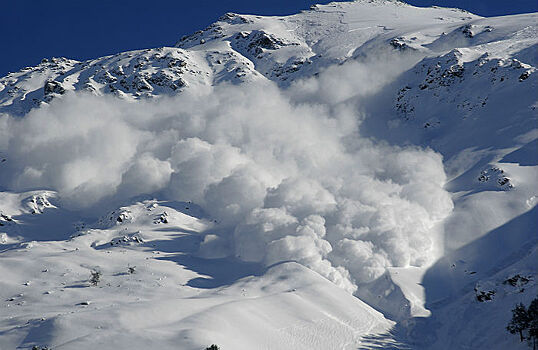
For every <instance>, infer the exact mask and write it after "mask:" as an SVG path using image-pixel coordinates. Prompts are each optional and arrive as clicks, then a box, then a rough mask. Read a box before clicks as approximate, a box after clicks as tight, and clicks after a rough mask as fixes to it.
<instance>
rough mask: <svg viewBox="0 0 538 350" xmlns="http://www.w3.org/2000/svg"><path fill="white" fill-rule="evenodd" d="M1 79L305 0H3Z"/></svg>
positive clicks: (419, 0) (485, 3)
mask: <svg viewBox="0 0 538 350" xmlns="http://www.w3.org/2000/svg"><path fill="white" fill-rule="evenodd" d="M0 2H1V3H2V4H0V40H1V44H0V45H1V46H0V76H4V75H5V74H6V73H7V72H9V71H17V70H19V69H21V68H23V67H25V66H29V65H36V64H37V63H39V61H40V60H41V58H44V57H53V56H56V57H58V56H64V57H69V58H74V59H87V58H93V57H99V56H103V55H108V54H113V53H116V52H121V51H126V50H134V49H140V48H148V47H158V46H167V45H173V44H174V43H175V42H176V41H177V40H178V39H179V38H180V37H181V36H183V35H185V34H191V33H192V32H194V31H196V30H199V29H203V28H205V27H206V26H207V25H208V24H210V23H212V22H214V21H215V20H216V19H217V18H218V17H219V16H220V15H222V14H224V13H226V12H238V13H249V14H261V15H285V14H292V13H296V12H298V11H299V10H301V9H307V8H308V7H309V6H310V5H311V4H314V3H327V2H329V1H306V0H264V1H247V0H227V1H214V0H208V1H204V0H197V1H181V0H179V1H172V0H153V1H148V0H144V1H141V0H106V1H105V0H94V1H82V0H48V1H46V0H4V1H0ZM407 2H408V3H410V4H413V5H416V6H430V5H432V4H435V5H439V6H447V7H460V8H464V9H466V10H469V11H471V12H474V13H476V14H479V15H482V16H498V15H504V14H516V13H523V12H537V11H538V0H437V1H435V0H433V1H431V0H409V1H407Z"/></svg>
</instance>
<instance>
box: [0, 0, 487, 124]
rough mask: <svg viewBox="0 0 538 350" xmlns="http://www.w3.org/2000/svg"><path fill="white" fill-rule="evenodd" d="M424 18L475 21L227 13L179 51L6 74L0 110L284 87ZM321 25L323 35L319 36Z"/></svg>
mask: <svg viewBox="0 0 538 350" xmlns="http://www.w3.org/2000/svg"><path fill="white" fill-rule="evenodd" d="M384 11H397V12H398V13H401V15H398V16H397V17H396V18H395V20H396V21H394V20H391V21H389V22H387V20H386V19H384V18H383V17H382V16H379V15H378V14H379V13H383V12H384ZM424 13H427V14H428V15H429V16H437V17H434V18H433V19H432V20H430V21H431V24H432V25H435V26H439V25H446V24H450V23H465V22H468V21H470V20H475V19H478V18H479V17H477V16H475V15H472V14H469V13H465V12H462V11H455V10H453V9H443V8H428V9H423V8H415V7H412V6H409V5H407V4H403V3H401V2H398V1H396V2H393V1H375V2H367V1H359V2H353V3H331V4H328V5H315V6H313V7H312V9H311V10H309V11H304V12H302V13H300V14H297V15H293V16H286V17H263V16H251V15H236V14H226V15H224V16H222V17H221V18H220V19H219V21H218V22H216V23H214V24H212V25H210V26H209V27H208V28H206V29H205V30H202V31H199V32H197V33H195V34H193V35H191V36H188V37H184V38H183V39H182V40H181V41H179V42H178V43H177V45H176V46H177V47H178V48H168V47H164V48H158V49H146V50H138V51H131V52H125V53H120V54H116V55H111V56H106V57H102V58H97V59H92V60H88V61H84V62H77V61H74V60H69V59H65V58H55V59H51V60H46V59H45V60H43V62H42V63H41V64H40V65H38V66H36V67H27V68H25V69H23V70H21V71H19V72H17V73H10V74H9V75H7V76H6V77H3V78H1V79H0V111H1V112H5V113H10V114H15V115H24V114H25V113H27V112H28V111H29V110H31V109H32V108H35V107H37V106H39V105H40V104H42V103H48V102H50V101H51V99H52V98H54V96H58V95H61V94H64V93H66V92H69V91H87V92H89V93H93V94H97V95H102V94H113V95H116V96H119V97H121V98H125V99H131V100H132V99H139V98H148V97H149V98H151V97H155V96H159V95H163V94H164V95H169V94H175V93H177V92H179V91H181V90H183V89H184V88H185V87H186V86H189V85H200V84H201V85H214V84H218V83H220V82H224V81H228V82H232V83H240V82H242V81H249V80H253V79H254V80H255V79H260V78H261V76H264V77H265V78H268V79H270V80H273V81H276V82H277V83H278V84H283V85H286V84H288V83H289V81H291V80H293V79H297V78H300V77H301V76H308V75H311V74H314V73H316V72H319V71H320V70H322V69H323V67H324V66H327V65H329V64H332V63H337V62H342V61H345V60H346V59H348V58H349V57H350V56H351V54H352V53H353V52H354V51H357V52H358V51H360V46H361V45H362V44H364V43H366V42H367V41H372V40H374V41H384V40H388V41H390V40H391V39H393V38H394V37H397V36H399V35H397V34H400V33H401V32H400V31H399V30H397V29H396V27H406V26H412V25H413V24H415V22H416V21H413V17H414V16H415V17H416V16H420V17H422V18H429V17H428V16H424ZM410 15H411V16H410ZM338 22H340V23H339V24H338ZM372 22H377V23H375V24H374V25H373V26H372ZM361 23H362V24H361ZM423 25H424V24H421V26H423ZM321 27H325V28H326V29H324V30H323V31H319V29H318V28H321ZM439 34H440V33H436V34H434V35H439ZM429 36H431V34H429ZM181 48H183V49H187V51H185V50H182V49H181Z"/></svg>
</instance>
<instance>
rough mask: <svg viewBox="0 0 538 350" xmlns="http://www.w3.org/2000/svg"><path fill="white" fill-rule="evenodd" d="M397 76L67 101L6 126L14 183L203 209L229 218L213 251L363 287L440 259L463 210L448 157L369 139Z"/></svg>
mask: <svg viewBox="0 0 538 350" xmlns="http://www.w3.org/2000/svg"><path fill="white" fill-rule="evenodd" d="M383 74H384V75H383ZM394 74H395V73H394V72H390V71H387V70H386V69H380V68H379V69H377V68H376V69H372V67H371V66H361V65H360V64H359V63H355V62H354V63H352V64H348V65H344V66H342V67H340V68H331V69H329V70H328V71H327V72H325V73H324V74H321V76H320V77H319V78H316V79H310V80H305V81H301V82H298V83H297V84H294V85H293V86H292V87H290V88H289V89H287V90H281V89H279V88H278V87H276V86H275V85H273V84H272V83H269V82H264V83H251V84H244V85H241V86H234V85H221V86H216V87H211V88H206V89H203V90H194V89H190V90H189V89H187V90H186V91H184V92H183V93H182V94H179V95H177V96H175V97H166V98H159V99H155V100H144V101H139V102H136V103H132V102H127V101H122V100H119V99H116V98H112V97H103V96H99V97H98V96H91V95H86V94H79V93H77V94H71V95H66V96H64V97H62V98H59V99H57V101H53V102H52V103H51V104H50V105H49V106H44V107H42V108H39V109H35V110H33V111H31V112H30V113H29V114H27V115H26V116H24V117H23V118H14V117H11V116H7V115H3V116H1V117H0V138H1V140H2V141H1V142H0V152H2V153H3V154H7V155H8V158H9V161H8V162H5V164H4V165H3V169H2V172H1V173H0V183H2V184H3V186H5V187H6V188H8V189H10V190H15V191H22V190H28V189H37V188H46V189H53V190H56V191H58V193H59V195H60V198H61V199H62V201H63V202H64V203H66V204H68V205H70V206H71V207H73V208H77V209H78V210H93V209H95V208H96V207H107V206H111V205H115V204H117V203H119V202H120V201H122V200H128V199H129V198H132V197H135V196H137V195H142V194H146V195H148V194H149V195H152V196H155V197H157V198H167V199H173V200H179V201H193V202H195V203H197V204H198V205H200V206H201V207H202V208H203V209H204V210H205V211H206V212H207V213H208V215H209V216H210V217H211V218H212V219H215V220H216V221H217V222H218V225H217V227H216V228H215V230H214V231H212V232H208V233H207V236H206V239H205V240H204V243H203V244H202V246H201V250H200V254H201V255H203V256H206V257H217V256H236V257H238V258H240V259H243V260H245V261H254V262H259V263H262V264H265V265H267V266H269V265H271V264H274V263H278V262H280V261H287V260H295V261H298V262H300V263H302V264H304V265H305V266H308V267H310V268H312V269H313V270H315V271H317V272H319V273H320V274H322V275H323V276H325V277H326V278H328V279H330V280H331V281H333V282H334V283H336V284H338V285H340V286H341V287H343V288H346V289H347V290H350V291H353V290H354V289H355V288H356V285H357V284H360V283H365V282H370V281H372V280H374V279H376V278H378V277H380V276H381V275H382V274H383V272H384V271H385V269H386V267H388V266H408V265H415V266H422V265H427V264H428V263H430V262H431V261H432V259H434V258H435V256H436V255H437V254H438V250H439V249H440V248H441V247H440V246H439V242H441V241H442V239H441V237H440V235H441V234H442V232H439V229H438V227H439V226H440V225H438V223H439V222H440V221H441V220H443V219H444V218H445V217H446V216H447V215H448V214H449V213H450V212H451V211H452V207H453V206H452V201H451V199H450V196H449V194H448V193H447V192H446V191H445V190H444V189H443V185H444V183H445V180H446V178H445V173H444V170H443V163H442V158H441V156H440V155H439V154H437V153H435V152H433V151H432V150H429V149H421V148H417V147H406V148H402V147H395V146H389V145H386V144H383V143H380V142H376V141H375V140H370V139H367V138H364V137H360V136H359V128H360V124H359V120H360V119H361V117H360V115H359V114H358V112H357V111H358V110H359V107H360V103H361V99H362V98H365V96H368V95H369V94H371V93H373V92H375V90H376V89H378V88H380V87H381V86H382V85H383V84H385V83H387V82H389V81H390V78H391V76H393V75H394ZM380 76H381V77H382V78H379V77H380ZM374 77H375V79H374ZM346 79H348V80H346ZM337 80H340V81H341V82H342V83H340V84H339V85H338V86H340V89H341V90H342V89H343V90H344V91H343V92H342V91H340V92H338V94H337V95H334V96H333V94H331V91H333V92H334V91H335V90H334V89H332V88H328V87H330V86H337V85H336V84H337ZM361 81H362V82H363V83H361ZM365 84H366V85H365ZM361 86H367V87H363V88H361ZM338 96H340V97H338Z"/></svg>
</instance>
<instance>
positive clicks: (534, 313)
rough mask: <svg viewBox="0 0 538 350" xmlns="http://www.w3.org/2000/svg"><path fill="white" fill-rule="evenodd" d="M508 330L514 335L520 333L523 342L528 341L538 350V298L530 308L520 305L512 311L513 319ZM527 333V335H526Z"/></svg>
mask: <svg viewBox="0 0 538 350" xmlns="http://www.w3.org/2000/svg"><path fill="white" fill-rule="evenodd" d="M506 329H507V330H508V331H509V332H510V333H512V334H516V333H519V339H520V340H521V341H523V340H525V339H526V340H527V341H528V342H529V345H530V344H531V342H532V344H533V349H535V350H536V340H537V339H538V298H536V299H534V300H533V301H532V302H531V304H530V305H529V308H528V309H527V308H526V307H525V305H523V304H522V303H519V304H518V305H516V307H515V308H514V309H513V310H512V319H511V320H510V323H508V326H507V327H506ZM525 333H527V334H525Z"/></svg>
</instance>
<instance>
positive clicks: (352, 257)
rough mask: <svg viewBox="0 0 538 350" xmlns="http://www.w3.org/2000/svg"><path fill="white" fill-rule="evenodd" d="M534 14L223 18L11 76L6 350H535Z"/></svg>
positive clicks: (2, 133) (2, 139)
mask: <svg viewBox="0 0 538 350" xmlns="http://www.w3.org/2000/svg"><path fill="white" fill-rule="evenodd" d="M537 17H538V16H537V15H536V14H528V15H518V16H506V17H497V18H481V17H478V16H475V15H473V14H470V13H467V12H465V11H461V10H458V9H445V8H416V7H413V6H409V5H406V4H404V3H400V2H392V1H357V2H353V3H333V4H328V5H316V6H313V7H312V8H311V9H310V10H309V11H305V12H302V13H300V14H297V15H294V16H287V17H261V16H253V15H237V14H226V15H224V16H223V17H222V18H220V19H219V21H218V22H216V23H215V24H213V25H211V26H209V27H208V28H206V29H205V30H202V31H199V32H197V33H195V34H193V35H191V36H187V37H184V38H182V39H181V40H180V41H179V42H178V43H177V44H176V47H164V48H159V49H151V50H141V51H133V52H126V53H120V54H117V55H114V56H108V57H103V58H98V59H94V60H89V61H86V62H76V61H73V60H68V59H64V58H59V59H51V60H44V61H43V62H42V63H41V64H40V65H38V66H36V67H29V68H25V69H23V70H21V71H20V72H18V73H11V74H9V75H8V76H6V77H4V78H0V112H3V113H6V114H10V115H11V116H9V115H4V116H1V117H0V125H1V126H0V156H2V159H6V161H2V163H0V167H3V168H4V170H5V172H4V174H0V179H2V182H3V183H1V184H0V186H1V187H2V189H3V190H5V192H2V193H1V194H0V213H1V214H2V216H1V219H0V224H1V226H0V244H1V245H0V255H1V257H2V260H1V261H0V269H1V270H2V273H3V275H4V274H5V275H6V276H8V278H6V279H3V280H2V282H1V283H2V288H0V290H1V293H2V294H1V295H0V297H2V298H4V300H5V302H4V303H3V304H2V310H3V311H2V314H3V315H6V317H4V318H3V319H4V321H2V323H0V332H1V333H0V335H1V337H0V338H1V340H0V345H1V347H2V348H3V347H7V348H15V347H17V346H18V347H20V348H31V347H32V346H34V345H39V346H45V345H48V346H52V347H53V348H66V349H69V348H77V349H79V348H92V347H95V346H98V347H100V348H117V347H127V346H130V347H132V348H137V347H139V348H145V347H147V346H148V344H151V345H153V346H155V344H156V342H157V343H158V344H159V346H161V347H163V348H177V347H179V348H185V349H196V348H203V347H204V346H207V345H209V344H210V343H218V344H219V345H221V346H222V348H223V349H226V348H234V349H246V348H268V349H273V348H278V349H286V348H294V349H295V348H316V349H328V348H350V349H351V348H357V347H362V348H379V347H386V348H406V347H411V348H431V349H442V348H446V349H452V348H465V347H469V348H488V349H496V348H497V349H505V348H516V347H518V346H520V347H521V348H524V347H525V345H524V344H519V343H518V339H517V337H511V336H509V335H508V333H506V331H505V329H504V327H505V325H506V324H507V322H508V320H509V318H510V309H511V308H512V307H513V305H515V304H516V303H517V302H520V301H522V302H525V303H528V302H529V301H530V300H531V299H532V298H534V297H535V296H536V294H537V292H538V287H537V286H536V283H535V280H536V275H537V268H538V266H537V263H536V261H537V258H536V246H537V241H536V222H538V215H537V212H536V210H535V205H536V202H537V200H536V198H537V196H538V194H537V193H536V188H537V184H538V163H537V158H536V157H537V152H538V150H537V145H536V139H537V138H538V131H537V119H536V117H537V114H536V104H537V98H536V93H535V92H534V91H536V90H537V86H536V85H537V80H536V79H537V78H536V66H537V64H538V62H537V60H538V57H537V54H536V50H537V47H538V46H537V45H538V39H537V35H536V34H537V33H536V32H537V25H536V23H537ZM270 82H274V83H276V85H277V86H278V87H279V90H278V91H279V92H278V93H275V88H274V87H273V86H272V85H271V83H270ZM223 83H224V84H226V83H227V84H232V85H234V86H236V88H233V87H232V86H230V85H227V86H224V87H221V85H222V84H223ZM213 86H214V87H213ZM243 87H245V88H243ZM73 91H86V92H88V93H89V94H92V95H96V96H103V97H101V98H100V99H99V98H98V97H96V98H94V99H88V100H85V98H86V97H79V96H78V95H77V96H75V95H74V94H73ZM223 91H224V92H223ZM104 95H112V96H115V97H117V98H119V100H121V101H125V102H121V103H119V102H113V100H108V99H107V98H105V96H104ZM170 95H178V96H179V98H178V99H177V100H174V99H169V98H168V96H170ZM215 95H216V96H218V97H217V98H212V96H215ZM182 96H183V97H182ZM284 96H285V97H284ZM151 99H154V100H156V102H155V103H153V102H151ZM80 101H82V102H80ZM111 101H112V102H111ZM129 103H132V105H133V107H132V108H130V107H125V106H127V105H128V104H129ZM288 104H289V106H288ZM88 106H92V107H90V108H88ZM277 106H279V107H278V108H277ZM305 106H306V107H305ZM89 109H94V110H93V111H90V110H89ZM31 110H33V112H31V113H29V114H28V115H27V113H28V112H29V111H31ZM109 110H110V111H111V112H110V113H109V112H108V111H109ZM177 110H180V111H181V112H177ZM245 112H248V113H245ZM71 114H74V115H73V116H71ZM58 116H59V117H58ZM103 116H104V117H103ZM21 117H22V118H21ZM40 120H43V123H45V124H44V125H41V124H40ZM85 120H90V121H89V122H88V123H87V122H86V121H85ZM56 124H62V127H61V128H60V129H59V130H60V131H56V129H54V128H53V127H52V126H54V125H56ZM51 125H52V126H51ZM80 125H84V126H85V129H87V130H84V129H81V127H80ZM305 125H306V126H308V127H305ZM77 126H78V127H77ZM78 129H81V130H78ZM73 130H75V131H76V132H74V131H73ZM366 137H368V138H371V139H373V140H375V141H372V140H371V139H366ZM80 140H81V141H80ZM117 140H122V141H123V142H117ZM141 140H142V141H141ZM290 141H291V142H290ZM384 142H387V143H389V144H391V145H392V146H388V145H386V144H384ZM129 144H131V146H129ZM51 145H52V146H51ZM101 146H102V147H101ZM404 146H405V147H404ZM415 146H420V147H422V148H416V147H415ZM401 147H403V148H401ZM428 147H430V148H431V149H433V150H434V151H436V152H439V153H440V154H441V155H442V157H443V165H444V172H446V176H447V179H446V178H445V173H444V172H443V169H442V167H441V166H440V165H441V157H439V156H438V155H437V154H435V153H433V152H431V151H428V150H427V149H426V150H425V148H428ZM65 148H70V149H71V150H72V155H73V157H74V158H75V159H73V160H72V161H71V160H70V159H69V158H71V155H68V156H67V157H65V156H63V153H62V149H65ZM86 150H89V151H87V152H89V153H85V151H86ZM56 153H57V156H56V155H55V154H56ZM66 158H67V159H66ZM56 168H58V169H59V170H58V171H56V170H55V169H56ZM100 179H102V181H100ZM443 185H444V187H445V189H446V190H448V191H450V192H451V197H452V202H453V203H454V210H453V211H452V210H451V208H452V203H450V200H449V198H448V195H446V193H444V192H443V191H442V188H441V186H443ZM36 188H51V189H56V190H58V191H59V192H58V193H59V194H58V193H57V192H54V191H32V192H27V191H28V190H35V189H36ZM8 190H9V191H8ZM141 194H142V195H149V196H150V198H152V197H157V198H172V199H174V200H175V201H168V202H158V201H155V200H153V201H145V202H137V200H134V199H132V197H135V196H137V195H141ZM107 196H108V197H107ZM177 200H180V201H185V202H177ZM189 200H194V201H195V203H196V204H198V205H199V206H198V205H196V204H194V203H188V202H187V201H189ZM126 201H127V202H129V203H135V204H131V205H128V206H126V207H123V208H121V209H120V210H115V211H114V212H113V213H112V214H110V215H106V216H105V217H104V218H103V219H102V220H100V221H98V220H97V219H96V218H95V213H96V212H102V211H103V208H105V209H108V210H112V209H113V208H115V207H116V206H117V203H123V202H126ZM86 202H87V203H89V204H88V205H85V204H84V203H86ZM73 203H75V204H76V207H77V208H78V209H77V210H74V208H72V207H71V205H72V204H73ZM81 203H82V204H81ZM92 205H93V207H92ZM88 206H89V207H91V210H90V209H81V208H86V207H88ZM95 206H97V207H98V209H96V207H95ZM99 207H101V208H99ZM165 212H166V213H165ZM436 259H438V260H437V262H435V264H433V263H434V261H435V260H436ZM36 261H38V262H39V264H41V265H43V266H42V267H41V266H39V267H36ZM290 261H295V262H290ZM297 262H298V263H299V264H297ZM431 264H433V266H431ZM134 266H136V267H135V268H134V270H131V269H129V268H130V267H134ZM430 266H431V267H430ZM92 270H93V271H99V272H101V273H102V276H101V281H100V283H99V284H98V285H97V286H91V285H90V283H89V279H90V272H91V271H92ZM318 273H319V274H320V275H318ZM51 275H53V276H52V277H50V276H51ZM322 276H323V277H322ZM324 277H325V278H324ZM329 280H330V281H332V282H334V284H333V283H332V282H329ZM335 284H336V285H339V286H340V287H342V288H344V289H346V290H347V291H353V293H354V295H355V296H351V294H349V293H348V292H346V291H344V289H339V288H338V287H336V285H335ZM55 296H56V297H55ZM359 299H360V300H359ZM361 300H362V301H363V302H366V303H367V304H368V305H366V304H364V303H363V302H362V301H361ZM88 301H89V303H88ZM80 303H82V304H80ZM86 304H87V305H86ZM374 308H375V309H377V310H379V311H381V312H382V314H381V313H379V312H378V311H375V310H374ZM386 318H389V319H391V320H394V321H397V322H398V324H397V325H396V326H394V327H393V329H392V330H391V331H390V332H389V329H390V328H391V327H392V325H393V324H394V323H393V322H392V321H388V320H387V319H386ZM105 320H108V321H105ZM377 333H380V334H377ZM376 334H377V335H376Z"/></svg>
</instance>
